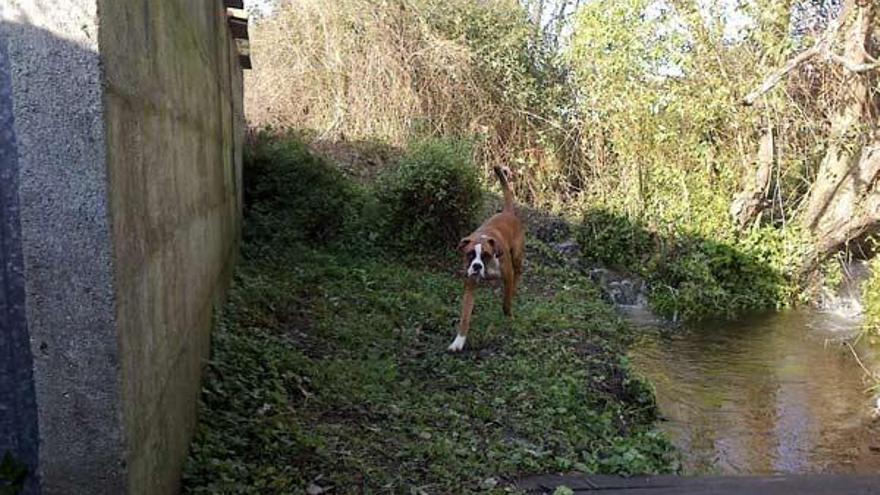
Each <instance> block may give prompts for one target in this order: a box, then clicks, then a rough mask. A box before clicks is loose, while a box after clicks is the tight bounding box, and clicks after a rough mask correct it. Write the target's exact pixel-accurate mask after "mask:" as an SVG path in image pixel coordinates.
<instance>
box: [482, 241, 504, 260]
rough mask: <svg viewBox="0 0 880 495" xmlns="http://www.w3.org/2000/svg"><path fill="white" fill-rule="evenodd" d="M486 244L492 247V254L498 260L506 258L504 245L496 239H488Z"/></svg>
mask: <svg viewBox="0 0 880 495" xmlns="http://www.w3.org/2000/svg"><path fill="white" fill-rule="evenodd" d="M486 242H487V243H488V244H489V245H490V246H492V254H493V255H494V256H495V257H496V258H499V259H500V258H501V257H502V256H504V245H503V244H501V243H500V242H498V241H497V240H496V239H495V238H494V237H489V238H488V239H486Z"/></svg>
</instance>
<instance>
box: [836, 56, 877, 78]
mask: <svg viewBox="0 0 880 495" xmlns="http://www.w3.org/2000/svg"><path fill="white" fill-rule="evenodd" d="M828 58H830V59H831V60H833V61H835V62H837V63H839V64H840V65H842V66H843V67H844V68H845V69H846V70H848V71H850V72H853V73H856V74H862V73H864V72H870V71H872V70H876V69H880V62H875V63H873V64H854V63H852V62H850V61H849V60H847V59H846V58H844V57H842V56H840V55H838V54H836V53H828Z"/></svg>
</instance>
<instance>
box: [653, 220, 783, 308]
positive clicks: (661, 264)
mask: <svg viewBox="0 0 880 495" xmlns="http://www.w3.org/2000/svg"><path fill="white" fill-rule="evenodd" d="M674 245H675V247H674V248H673V249H672V250H670V252H669V253H666V255H664V256H663V257H657V258H655V263H653V266H651V267H649V268H648V272H649V275H648V276H649V279H650V281H651V285H652V287H653V292H652V294H651V298H650V299H651V305H652V306H653V307H654V309H655V310H657V311H658V312H659V313H661V314H664V315H667V316H671V315H678V316H680V317H682V318H684V319H698V318H705V317H708V316H715V315H724V316H734V315H736V314H738V313H741V312H744V311H747V310H758V309H768V308H774V307H776V306H778V305H780V304H781V303H782V301H783V289H784V287H785V285H786V284H785V279H784V278H783V277H782V276H781V275H780V274H779V273H778V272H776V271H775V270H773V269H771V268H768V267H767V266H766V265H765V264H764V263H762V262H759V261H758V260H756V259H755V257H754V256H752V255H750V254H747V253H744V252H742V251H740V250H738V249H736V248H734V247H732V246H729V245H726V244H721V243H718V242H714V241H710V240H705V239H700V238H694V237H685V238H682V239H679V240H677V241H676V242H675V243H674Z"/></svg>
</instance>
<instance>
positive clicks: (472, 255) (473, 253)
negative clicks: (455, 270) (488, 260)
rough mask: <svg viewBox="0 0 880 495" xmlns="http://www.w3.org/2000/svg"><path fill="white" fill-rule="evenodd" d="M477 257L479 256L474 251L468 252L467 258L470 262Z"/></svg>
mask: <svg viewBox="0 0 880 495" xmlns="http://www.w3.org/2000/svg"><path fill="white" fill-rule="evenodd" d="M476 255H477V253H476V252H474V251H468V254H467V257H468V259H469V260H472V259H474V256H476Z"/></svg>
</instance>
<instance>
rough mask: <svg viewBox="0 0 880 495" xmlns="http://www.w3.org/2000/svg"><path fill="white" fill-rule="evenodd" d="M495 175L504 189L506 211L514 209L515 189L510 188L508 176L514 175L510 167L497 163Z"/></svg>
mask: <svg viewBox="0 0 880 495" xmlns="http://www.w3.org/2000/svg"><path fill="white" fill-rule="evenodd" d="M494 170H495V175H497V176H498V180H499V181H501V189H502V190H503V191H504V211H511V212H512V211H513V191H512V190H511V189H510V182H509V180H508V177H509V176H510V175H513V174H512V172H511V171H510V169H509V168H507V167H500V166H498V165H495V167H494Z"/></svg>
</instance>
